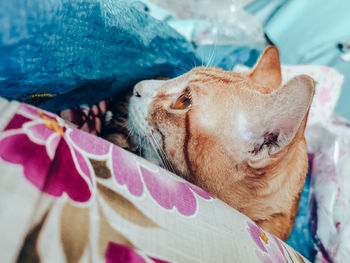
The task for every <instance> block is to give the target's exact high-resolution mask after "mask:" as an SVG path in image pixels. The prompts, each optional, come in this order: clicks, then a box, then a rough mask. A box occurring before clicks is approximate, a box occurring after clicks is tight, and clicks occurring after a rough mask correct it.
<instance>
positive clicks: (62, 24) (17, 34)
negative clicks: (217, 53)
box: [0, 0, 199, 111]
mask: <svg viewBox="0 0 350 263" xmlns="http://www.w3.org/2000/svg"><path fill="white" fill-rule="evenodd" d="M198 64H199V60H198V58H197V57H196V55H195V53H194V49H193V47H192V45H191V43H189V42H187V41H186V40H185V39H184V38H183V37H182V36H181V35H179V34H178V33H177V32H175V31H174V30H173V29H171V28H170V27H169V26H167V25H166V24H165V23H163V22H161V21H158V20H156V19H154V18H152V17H151V16H149V15H148V14H147V13H146V12H143V11H142V10H140V9H137V8H135V7H133V6H132V4H130V3H126V2H123V1H118V0H105V1H98V0H46V1H42V0H11V1H0V96H4V97H6V98H10V99H17V100H22V101H29V102H32V103H34V104H37V105H39V106H40V107H43V108H46V109H48V110H53V111H56V110H60V109H64V108H70V107H73V106H76V105H79V104H82V103H87V104H92V103H95V102H98V101H100V100H103V99H106V98H108V97H110V96H112V95H113V94H116V93H118V92H121V91H123V90H124V89H126V88H130V87H131V86H133V85H134V84H135V83H136V82H137V81H139V80H141V79H147V78H154V77H157V76H163V77H174V76H177V75H180V74H182V73H183V72H184V71H185V69H188V68H191V67H192V66H193V65H198Z"/></svg>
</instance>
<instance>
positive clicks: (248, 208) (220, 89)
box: [128, 46, 315, 239]
mask: <svg viewBox="0 0 350 263" xmlns="http://www.w3.org/2000/svg"><path fill="white" fill-rule="evenodd" d="M314 92H315V82H314V81H313V79H312V78H310V77H308V76H306V75H301V76H297V77H295V78H294V79H292V80H290V81H289V82H288V83H287V84H285V85H284V86H281V68H280V61H279V54H278V50H277V48H276V47H273V46H270V47H268V48H267V49H266V50H265V51H264V53H263V54H262V56H261V58H260V59H259V61H258V63H257V64H256V66H255V67H254V69H253V70H252V72H250V73H235V72H230V71H224V70H222V69H219V68H206V67H198V68H194V69H192V70H191V71H190V72H188V73H186V74H184V75H182V76H180V77H177V78H175V79H171V80H145V81H142V82H140V83H138V84H137V85H136V86H135V88H134V93H133V96H132V97H131V99H130V104H129V115H128V122H129V127H130V128H129V129H130V131H131V134H132V135H133V137H134V139H135V140H136V142H137V143H138V144H139V145H140V147H141V148H142V152H143V155H144V157H145V158H146V159H148V160H150V161H153V162H154V163H157V164H160V165H163V166H165V167H167V168H168V169H169V170H172V171H174V172H175V173H176V174H178V175H180V176H182V177H183V178H185V179H187V180H188V181H190V182H192V183H194V184H196V185H198V186H200V187H202V188H203V189H205V190H206V191H208V192H209V193H211V194H213V195H215V196H217V197H218V198H219V199H221V200H223V201H224V202H226V203H227V204H229V205H230V206H232V207H233V208H235V209H237V210H238V211H240V212H242V213H244V214H245V215H247V216H249V217H250V218H251V219H253V220H254V221H255V222H257V223H258V224H259V225H260V226H261V227H263V228H264V229H266V230H268V231H269V232H270V233H272V234H274V235H276V236H277V237H279V238H281V239H286V238H287V237H288V235H289V234H290V232H291V230H292V228H293V225H294V220H295V216H296V214H297V210H298V201H299V197H300V194H301V191H302V187H303V185H304V180H305V175H306V173H307V168H308V160H307V152H306V143H305V138H304V129H305V125H306V121H307V116H308V112H309V108H310V105H311V102H312V99H313V96H314Z"/></svg>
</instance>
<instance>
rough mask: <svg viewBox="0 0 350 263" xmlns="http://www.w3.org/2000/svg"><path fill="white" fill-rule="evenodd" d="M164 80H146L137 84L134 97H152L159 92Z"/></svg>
mask: <svg viewBox="0 0 350 263" xmlns="http://www.w3.org/2000/svg"><path fill="white" fill-rule="evenodd" d="M163 82H164V81H162V80H144V81H141V82H139V83H137V84H136V86H135V87H134V92H133V95H134V97H137V98H141V97H147V98H152V97H154V96H155V95H156V94H157V89H158V88H159V87H160V86H161V85H162V83H163Z"/></svg>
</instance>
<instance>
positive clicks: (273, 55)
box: [249, 46, 282, 89]
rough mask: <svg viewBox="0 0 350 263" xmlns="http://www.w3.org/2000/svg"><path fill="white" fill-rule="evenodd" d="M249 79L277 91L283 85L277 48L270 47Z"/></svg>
mask: <svg viewBox="0 0 350 263" xmlns="http://www.w3.org/2000/svg"><path fill="white" fill-rule="evenodd" d="M249 77H250V78H251V79H252V80H253V81H255V82H257V83H259V84H261V85H263V86H264V87H271V88H272V89H277V88H278V87H280V85H281V83H282V76H281V64H280V56H279V53H278V49H277V47H275V46H268V47H267V48H266V49H265V51H264V53H263V54H262V55H261V56H260V58H259V60H258V62H257V63H256V64H255V66H254V68H253V71H252V72H251V73H250V74H249Z"/></svg>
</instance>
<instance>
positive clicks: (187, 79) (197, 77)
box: [162, 67, 248, 94]
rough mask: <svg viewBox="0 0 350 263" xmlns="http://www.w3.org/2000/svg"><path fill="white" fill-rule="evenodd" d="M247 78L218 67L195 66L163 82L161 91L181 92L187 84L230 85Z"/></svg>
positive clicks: (190, 85)
mask: <svg viewBox="0 0 350 263" xmlns="http://www.w3.org/2000/svg"><path fill="white" fill-rule="evenodd" d="M247 79H248V77H247V76H246V74H241V73H236V72H231V71H225V70H223V69H220V68H208V67H196V68H194V69H192V70H191V71H189V72H187V73H186V74H184V75H181V76H179V77H177V78H174V79H171V80H168V81H166V82H164V84H163V89H162V91H163V92H164V93H166V94H172V93H178V92H182V91H183V90H184V89H185V88H186V87H188V86H189V87H197V88H207V87H208V86H210V87H219V86H220V87H221V86H223V85H228V86H232V84H235V83H240V82H242V81H244V80H247ZM213 84H214V85H213Z"/></svg>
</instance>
